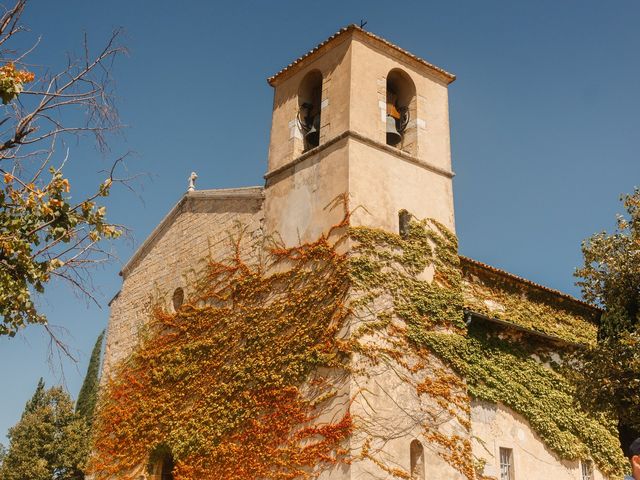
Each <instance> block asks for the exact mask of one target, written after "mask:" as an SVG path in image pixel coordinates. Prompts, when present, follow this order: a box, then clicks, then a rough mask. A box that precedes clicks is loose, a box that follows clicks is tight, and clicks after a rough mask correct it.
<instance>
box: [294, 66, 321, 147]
mask: <svg viewBox="0 0 640 480" xmlns="http://www.w3.org/2000/svg"><path fill="white" fill-rule="evenodd" d="M321 105H322V74H321V73H320V72H319V71H318V70H312V71H311V72H309V73H307V74H306V75H305V77H304V78H303V79H302V82H300V87H298V124H299V125H300V129H301V130H302V136H303V138H304V147H303V151H307V150H310V149H312V148H314V147H317V146H318V145H320V109H321Z"/></svg>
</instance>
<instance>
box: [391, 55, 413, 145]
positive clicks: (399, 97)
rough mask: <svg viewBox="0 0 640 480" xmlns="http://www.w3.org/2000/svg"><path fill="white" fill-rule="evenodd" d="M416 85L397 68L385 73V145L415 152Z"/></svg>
mask: <svg viewBox="0 0 640 480" xmlns="http://www.w3.org/2000/svg"><path fill="white" fill-rule="evenodd" d="M416 104H417V101H416V86H415V84H414V83H413V80H411V77H409V75H408V74H407V73H406V72H404V71H403V70H400V69H398V68H394V69H393V70H391V71H390V72H389V74H388V75H387V117H386V118H387V120H386V141H387V145H391V146H392V147H396V148H399V149H401V150H404V151H406V152H408V153H411V154H413V155H415V154H416V150H417V149H416V145H417V133H416Z"/></svg>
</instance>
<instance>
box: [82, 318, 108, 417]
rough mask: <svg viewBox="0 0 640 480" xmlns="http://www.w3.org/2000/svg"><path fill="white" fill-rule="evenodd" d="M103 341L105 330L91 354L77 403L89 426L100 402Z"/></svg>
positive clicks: (99, 336)
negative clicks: (99, 387) (97, 403)
mask: <svg viewBox="0 0 640 480" xmlns="http://www.w3.org/2000/svg"><path fill="white" fill-rule="evenodd" d="M103 339H104V330H103V331H102V333H100V335H98V339H97V340H96V344H95V345H94V347H93V351H92V352H91V358H90V359H89V366H88V367H87V374H86V375H85V377H84V381H83V382H82V387H81V388H80V393H79V394H78V401H77V402H76V413H78V414H79V415H80V416H82V417H83V418H84V419H85V420H86V422H87V424H88V425H91V423H92V421H93V412H94V410H95V409H96V402H97V400H98V375H99V373H100V354H101V353H102V340H103Z"/></svg>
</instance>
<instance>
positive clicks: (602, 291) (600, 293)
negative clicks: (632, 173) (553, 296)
mask: <svg viewBox="0 0 640 480" xmlns="http://www.w3.org/2000/svg"><path fill="white" fill-rule="evenodd" d="M622 201H623V204H624V207H625V209H626V211H627V216H623V215H618V218H617V228H616V231H615V232H614V233H612V234H609V233H607V232H600V233H596V234H595V235H593V236H592V237H590V238H589V239H587V240H585V241H584V242H583V243H582V254H583V256H584V265H583V266H582V268H580V269H578V270H576V273H575V275H576V277H578V278H580V280H579V281H578V282H577V284H578V285H579V286H580V287H581V288H582V293H583V295H584V297H585V299H587V300H588V301H590V302H594V303H598V304H600V305H602V306H603V307H604V308H605V309H606V311H605V313H604V314H603V315H602V320H601V325H600V332H599V334H600V337H601V338H614V337H616V336H617V335H618V334H619V333H621V332H629V331H633V330H635V329H636V328H637V327H638V325H640V189H636V190H635V191H634V192H633V194H631V195H626V196H624V197H623V198H622Z"/></svg>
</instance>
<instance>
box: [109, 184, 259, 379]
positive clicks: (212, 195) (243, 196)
mask: <svg viewBox="0 0 640 480" xmlns="http://www.w3.org/2000/svg"><path fill="white" fill-rule="evenodd" d="M262 201H263V195H262V188H260V187H251V188H238V189H228V190H203V191H196V192H189V193H187V194H186V195H185V196H184V197H183V198H182V199H181V200H180V202H178V204H177V205H176V206H175V207H174V208H173V210H171V212H169V214H168V215H167V216H166V217H165V218H164V220H163V221H162V222H161V223H160V224H159V225H158V227H157V228H156V229H155V230H154V231H153V232H152V233H151V235H150V236H149V238H148V239H147V240H146V241H145V242H144V243H143V244H142V245H141V246H140V248H139V249H138V251H137V252H136V253H135V254H134V255H133V257H132V258H131V260H130V261H129V262H128V263H127V264H126V265H125V266H124V268H123V269H122V272H121V275H122V277H123V283H122V289H121V290H120V292H119V293H118V295H116V297H115V298H114V299H113V300H112V301H111V304H110V307H111V315H110V319H109V327H108V331H107V341H106V349H105V356H104V365H103V372H102V381H103V382H104V381H105V380H106V379H107V378H108V376H109V372H110V371H111V369H112V368H113V366H114V365H115V364H116V363H117V362H119V361H120V360H122V359H124V358H126V357H127V356H128V355H129V354H130V353H131V352H132V350H133V348H134V347H135V345H136V343H137V342H138V339H139V333H140V330H141V329H142V328H143V327H144V325H145V324H146V323H147V321H148V319H149V310H150V308H151V306H152V305H154V304H156V303H158V302H160V303H163V304H164V305H166V306H167V308H172V306H171V303H172V302H171V298H172V295H173V292H174V291H175V289H176V288H178V287H181V288H183V289H184V291H185V296H186V297H188V295H189V284H190V280H193V279H194V277H195V275H196V274H197V272H199V271H200V270H201V269H202V268H203V267H204V266H205V265H206V262H207V259H208V258H212V259H214V260H223V259H225V258H228V257H229V256H230V255H232V254H233V249H232V241H231V239H232V238H235V237H237V236H238V235H239V234H240V232H241V231H242V242H243V243H242V252H243V253H244V254H246V255H248V258H246V260H247V261H249V262H257V261H259V255H260V246H261V244H262V239H263V235H262V221H263V214H262Z"/></svg>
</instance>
